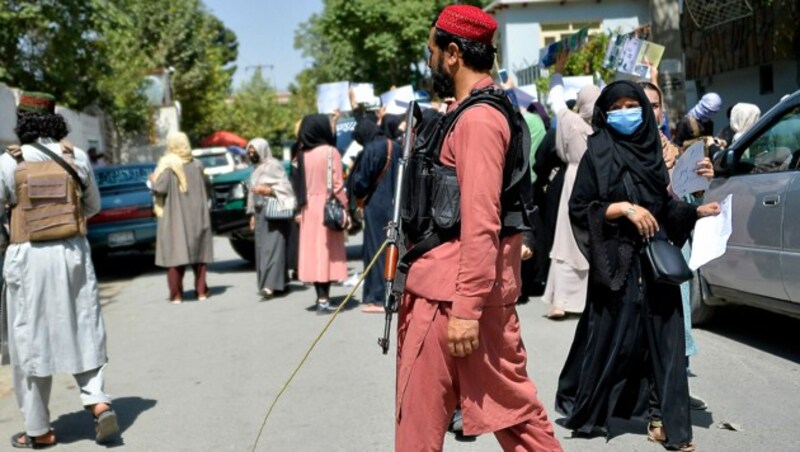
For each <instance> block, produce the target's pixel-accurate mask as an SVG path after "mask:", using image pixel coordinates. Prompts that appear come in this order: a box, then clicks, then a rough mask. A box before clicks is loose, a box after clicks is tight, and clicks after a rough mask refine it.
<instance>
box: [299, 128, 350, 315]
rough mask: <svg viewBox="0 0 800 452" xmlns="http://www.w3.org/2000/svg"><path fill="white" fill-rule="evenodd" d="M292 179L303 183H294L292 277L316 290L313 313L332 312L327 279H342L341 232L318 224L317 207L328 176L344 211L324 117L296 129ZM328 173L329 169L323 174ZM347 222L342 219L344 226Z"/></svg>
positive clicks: (323, 199) (344, 260)
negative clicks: (296, 232)
mask: <svg viewBox="0 0 800 452" xmlns="http://www.w3.org/2000/svg"><path fill="white" fill-rule="evenodd" d="M298 141H299V143H300V145H299V155H298V157H297V159H298V165H297V171H298V178H299V179H300V180H301V181H304V182H305V183H304V184H302V185H301V186H299V187H298V190H297V193H296V195H297V203H298V205H299V207H300V213H299V215H298V216H297V217H295V219H296V221H297V222H298V223H299V224H300V250H299V251H300V256H299V262H298V267H299V268H298V278H299V279H300V281H303V282H306V283H313V284H314V288H315V289H316V292H317V313H319V314H324V313H326V312H329V311H332V310H333V309H334V307H333V306H332V305H331V304H330V287H331V282H332V281H341V280H344V279H345V278H347V255H346V253H345V249H344V238H345V237H344V234H345V233H344V231H334V230H332V229H329V228H327V227H325V225H324V224H323V218H324V217H323V209H324V207H325V202H326V201H327V200H328V197H329V193H328V191H329V190H328V180H329V176H330V177H332V179H331V185H332V194H333V196H335V197H336V199H338V200H339V202H340V203H341V204H342V206H343V207H344V210H345V212H347V196H346V195H345V192H344V181H343V178H342V157H341V155H340V154H339V151H338V150H337V149H336V147H334V145H335V143H336V137H335V135H334V133H333V128H332V126H331V122H330V120H329V119H328V117H327V116H325V115H309V116H306V117H305V118H303V122H302V123H301V124H300V131H299V133H298ZM329 173H331V174H330V175H329ZM349 222H350V220H349V218H348V219H347V222H346V223H347V224H349Z"/></svg>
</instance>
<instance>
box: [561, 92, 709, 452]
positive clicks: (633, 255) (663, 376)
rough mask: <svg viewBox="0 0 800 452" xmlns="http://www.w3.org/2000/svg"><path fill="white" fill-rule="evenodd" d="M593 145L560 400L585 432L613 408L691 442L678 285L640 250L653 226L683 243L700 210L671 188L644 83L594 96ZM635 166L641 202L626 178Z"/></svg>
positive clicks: (579, 189) (660, 434)
mask: <svg viewBox="0 0 800 452" xmlns="http://www.w3.org/2000/svg"><path fill="white" fill-rule="evenodd" d="M592 124H593V125H594V127H595V133H594V134H593V135H591V136H590V137H589V140H588V151H587V152H586V155H585V156H584V158H583V160H582V161H581V163H580V167H579V169H578V175H577V179H576V183H575V187H574V191H573V193H572V197H571V199H570V203H569V209H570V219H571V220H572V225H573V232H574V234H575V238H576V240H577V242H578V246H579V247H580V249H581V251H582V252H583V254H584V255H585V256H586V257H587V259H588V260H589V262H590V283H589V290H588V296H587V302H586V310H585V311H584V313H583V315H582V316H581V319H580V321H579V323H578V327H577V330H576V332H575V339H574V341H573V344H572V348H571V350H570V353H569V356H568V357H567V362H566V363H565V365H564V369H563V370H562V372H561V376H560V379H559V384H558V392H557V394H556V409H557V410H558V411H559V412H560V413H562V414H564V415H565V416H566V418H565V419H564V425H565V426H566V427H567V428H570V429H573V430H576V431H578V432H580V433H585V434H594V433H597V432H604V433H607V425H608V419H609V418H610V417H612V416H615V417H621V418H632V417H638V416H643V415H645V414H648V413H646V412H647V411H648V408H649V419H650V422H649V425H648V437H649V439H650V440H652V441H656V442H659V443H662V444H664V445H665V446H667V447H670V448H674V449H677V450H681V451H693V450H694V444H693V443H692V426H691V420H690V418H689V389H688V380H687V375H686V358H685V353H684V348H685V342H684V326H683V310H682V308H681V294H680V288H679V287H678V286H673V285H664V284H657V283H655V282H653V281H652V280H651V278H650V276H649V272H648V271H646V270H645V271H643V268H646V267H644V266H645V265H647V264H646V263H645V262H644V261H643V260H642V259H641V257H640V256H641V253H640V252H641V250H642V248H643V245H644V237H653V236H654V235H655V234H656V233H657V232H658V233H660V234H661V233H663V234H666V236H667V237H668V238H669V239H670V240H671V241H672V242H673V243H675V244H676V245H678V246H680V245H681V244H683V242H684V241H685V240H686V239H687V238H688V235H689V233H690V232H691V230H692V229H693V228H694V224H695V222H696V220H697V218H699V217H704V216H711V215H717V214H718V213H719V211H720V207H719V204H717V203H710V204H705V205H702V206H700V207H694V206H691V205H689V204H687V203H684V202H682V201H678V200H675V199H673V198H672V197H671V196H670V195H669V193H668V192H667V185H668V184H669V175H668V174H667V169H666V167H665V166H664V161H663V159H662V156H661V142H660V140H659V136H658V124H657V123H656V119H655V116H654V114H653V109H652V107H651V106H650V103H649V101H648V99H647V96H646V95H645V94H644V92H643V91H642V89H641V88H640V87H639V86H637V85H636V84H634V83H631V82H628V81H619V82H615V83H612V84H610V85H608V86H607V87H606V88H605V89H604V90H603V92H602V93H601V95H600V97H599V98H598V99H597V103H596V104H595V111H594V116H593V118H592ZM626 173H628V174H630V176H631V178H632V180H633V190H636V191H637V195H638V204H634V203H633V202H631V201H632V200H633V199H634V198H633V197H632V196H630V195H629V194H628V192H627V190H626V188H625V185H624V183H623V177H624V175H625V174H626Z"/></svg>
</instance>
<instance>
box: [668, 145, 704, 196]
mask: <svg viewBox="0 0 800 452" xmlns="http://www.w3.org/2000/svg"><path fill="white" fill-rule="evenodd" d="M704 158H705V149H704V144H703V142H702V141H698V142H697V143H694V144H693V145H691V146H689V148H688V149H686V151H684V152H683V155H681V157H680V158H679V159H678V161H677V163H675V168H674V169H673V170H672V191H673V192H675V194H676V195H678V196H680V197H681V198H682V197H684V196H686V195H688V194H689V193H694V192H697V191H703V190H707V189H708V186H709V182H708V179H706V178H705V177H704V176H701V175H699V174H697V164H698V163H700V162H701V161H702V160H703V159H704Z"/></svg>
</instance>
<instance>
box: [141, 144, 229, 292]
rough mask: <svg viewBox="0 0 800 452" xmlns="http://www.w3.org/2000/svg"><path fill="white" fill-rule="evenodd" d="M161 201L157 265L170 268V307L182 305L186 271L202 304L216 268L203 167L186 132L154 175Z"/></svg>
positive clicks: (167, 153) (168, 271) (168, 270)
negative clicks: (191, 274)
mask: <svg viewBox="0 0 800 452" xmlns="http://www.w3.org/2000/svg"><path fill="white" fill-rule="evenodd" d="M150 182H151V183H152V184H153V186H152V190H153V193H154V194H155V195H156V206H155V210H156V216H157V217H158V229H157V230H156V265H158V266H159V267H166V268H167V284H168V285H169V301H170V302H171V303H173V304H178V303H181V302H183V277H184V275H185V273H186V266H187V265H188V266H191V267H192V271H193V272H194V288H195V293H196V294H197V299H198V300H201V301H202V300H205V299H206V298H208V296H209V290H208V284H207V283H206V272H207V268H208V264H209V263H211V262H214V243H213V239H214V236H213V233H212V232H211V215H210V213H209V211H208V193H207V192H206V179H205V176H204V175H203V165H202V164H201V163H200V162H199V161H197V160H195V159H194V158H192V147H191V145H190V144H189V138H188V137H187V136H186V134H185V133H183V132H175V133H171V134H170V135H169V136H168V137H167V152H166V154H165V155H164V157H162V158H161V159H160V160H159V163H158V165H157V166H156V170H155V172H154V173H153V174H151V175H150Z"/></svg>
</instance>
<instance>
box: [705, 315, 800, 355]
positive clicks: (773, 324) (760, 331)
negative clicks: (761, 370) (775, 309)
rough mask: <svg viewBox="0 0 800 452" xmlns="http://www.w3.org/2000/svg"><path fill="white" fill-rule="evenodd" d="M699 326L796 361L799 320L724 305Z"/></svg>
mask: <svg viewBox="0 0 800 452" xmlns="http://www.w3.org/2000/svg"><path fill="white" fill-rule="evenodd" d="M702 329H704V330H706V331H709V332H711V333H714V334H718V335H720V336H723V337H726V338H728V339H732V340H734V341H737V342H741V343H742V344H745V345H749V346H750V347H753V348H757V349H759V350H761V351H764V352H767V353H770V354H773V355H776V356H779V357H781V358H784V359H788V360H789V361H792V362H794V363H796V364H798V363H800V347H797V331H800V319H793V318H791V317H787V316H784V315H779V314H773V313H771V312H767V311H764V310H761V309H755V308H750V307H745V306H726V307H724V308H720V309H719V310H718V312H717V315H716V316H715V317H714V319H713V320H712V321H711V322H709V324H708V325H703V326H702Z"/></svg>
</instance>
